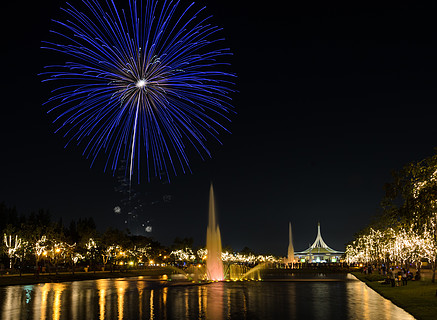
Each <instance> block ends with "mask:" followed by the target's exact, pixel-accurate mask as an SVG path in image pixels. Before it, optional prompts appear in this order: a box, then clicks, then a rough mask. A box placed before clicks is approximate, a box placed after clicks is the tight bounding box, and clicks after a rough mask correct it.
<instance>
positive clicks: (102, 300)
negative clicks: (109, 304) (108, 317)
mask: <svg viewBox="0 0 437 320" xmlns="http://www.w3.org/2000/svg"><path fill="white" fill-rule="evenodd" d="M107 287H108V281H107V280H105V279H100V280H97V290H98V291H99V319H100V320H103V319H105V310H106V295H107V292H106V291H107Z"/></svg>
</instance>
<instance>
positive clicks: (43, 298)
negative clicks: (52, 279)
mask: <svg viewBox="0 0 437 320" xmlns="http://www.w3.org/2000/svg"><path fill="white" fill-rule="evenodd" d="M49 286H50V284H49V283H46V284H44V285H42V286H41V287H40V290H41V304H40V308H41V319H46V318H47V316H46V309H47V295H48V294H49V291H50V288H49ZM35 307H38V306H36V305H35Z"/></svg>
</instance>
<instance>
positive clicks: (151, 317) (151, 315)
mask: <svg viewBox="0 0 437 320" xmlns="http://www.w3.org/2000/svg"><path fill="white" fill-rule="evenodd" d="M153 315H154V313H153V289H152V290H151V291H150V317H149V318H150V320H153Z"/></svg>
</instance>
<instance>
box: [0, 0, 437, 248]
mask: <svg viewBox="0 0 437 320" xmlns="http://www.w3.org/2000/svg"><path fill="white" fill-rule="evenodd" d="M71 2H72V3H73V4H74V3H77V1H75V0H73V1H71ZM199 2H200V3H205V4H206V6H207V8H208V12H209V13H212V14H213V15H214V18H213V21H214V22H215V23H216V24H217V25H220V26H223V28H224V32H223V34H224V36H225V37H226V39H227V42H226V44H227V45H228V46H229V47H230V48H231V50H232V52H233V53H234V56H233V58H232V60H231V61H232V64H233V67H232V69H233V71H234V72H236V73H237V74H238V79H237V81H236V82H237V86H236V88H237V90H238V91H239V93H238V94H235V95H234V96H233V98H234V105H235V108H236V111H237V115H236V116H234V117H233V123H232V124H231V125H230V130H231V131H232V134H230V135H223V136H222V141H223V146H217V145H212V151H213V159H211V160H207V161H205V162H202V161H200V160H198V159H197V158H196V155H195V154H192V159H193V160H192V171H193V174H191V175H181V176H177V177H173V178H172V182H171V184H169V185H160V184H158V183H150V184H147V183H144V184H143V185H141V186H139V187H137V189H138V192H139V194H140V195H141V197H142V200H143V202H144V203H145V209H144V211H143V215H144V217H148V218H149V219H150V220H151V221H152V226H153V230H154V231H153V233H152V235H153V237H155V239H156V240H158V241H160V242H162V243H164V244H171V243H172V241H173V239H174V238H175V237H176V236H179V237H193V238H194V239H195V243H196V244H197V245H203V244H204V243H205V234H206V224H207V211H208V192H209V184H210V182H211V181H213V183H214V188H215V192H216V200H217V204H216V205H217V210H218V213H219V221H220V228H221V231H222V240H223V243H224V244H225V245H230V246H232V247H233V248H234V249H236V250H240V249H241V248H242V247H244V246H248V247H250V248H252V249H253V250H255V251H256V252H260V253H267V252H271V253H274V254H278V255H286V250H287V242H288V222H289V221H291V222H292V225H293V233H294V242H295V249H296V250H303V249H305V248H306V247H307V246H308V244H309V243H312V242H313V241H314V239H315V237H316V230H317V229H316V228H317V221H320V222H321V225H322V234H323V237H324V240H325V242H327V244H328V245H330V246H331V247H332V248H334V249H337V250H343V249H344V244H345V243H346V242H348V241H349V240H351V239H352V236H353V234H354V233H355V232H357V231H358V230H359V229H360V228H362V227H364V226H365V225H366V224H367V223H368V222H369V221H370V219H371V217H372V216H373V215H374V214H376V213H377V212H378V210H379V209H378V208H379V202H380V200H381V198H382V196H383V188H382V187H383V184H384V183H385V182H388V181H390V174H391V171H392V170H395V169H399V168H401V167H402V166H403V165H404V164H406V163H408V162H410V161H414V160H420V159H422V158H424V157H427V156H430V155H432V154H433V152H434V147H436V146H437V128H436V125H435V123H436V121H435V120H436V115H437V112H436V111H435V105H436V99H437V98H436V96H437V95H436V87H437V63H436V61H437V60H436V58H437V28H436V18H435V17H436V16H437V9H436V8H434V7H428V6H426V5H423V6H422V5H421V4H418V3H417V2H416V3H415V4H414V6H413V5H402V4H399V5H398V6H397V7H393V6H391V7H386V8H384V7H364V6H360V7H344V6H338V7H336V5H335V4H331V3H324V4H321V5H318V4H317V3H316V2H311V3H309V4H308V6H306V5H302V4H301V5H299V6H292V7H289V6H285V4H286V2H285V1H282V2H278V1H276V2H275V1H273V2H269V3H266V2H263V3H260V4H258V2H256V1H235V0H233V1H231V0H225V1H223V0H220V1H219V0H208V1H199ZM237 3H238V4H237ZM61 4H62V1H58V0H57V1H45V2H41V1H39V2H36V1H27V2H26V1H25V2H14V3H10V4H8V5H7V6H6V10H2V11H3V14H4V15H6V16H7V19H4V20H3V21H2V24H4V25H2V29H1V30H2V50H1V51H0V54H1V61H2V62H3V67H2V73H3V76H2V77H1V81H2V85H1V88H2V93H3V94H2V97H3V100H2V103H1V118H0V119H1V126H0V146H1V149H0V150H1V155H0V201H2V200H3V201H5V202H6V203H7V204H8V205H16V206H17V208H18V210H19V211H20V212H22V213H25V214H28V213H29V212H30V211H31V210H35V209H38V208H47V209H50V210H51V212H52V214H53V216H54V217H55V218H59V217H62V218H63V220H64V222H66V223H69V221H70V219H71V218H78V217H89V216H92V217H94V219H95V221H96V223H97V225H98V226H99V228H100V229H101V230H104V229H105V228H106V227H108V226H115V227H123V219H122V218H121V217H120V216H116V215H115V214H114V212H113V208H114V207H115V206H117V205H118V203H119V201H120V194H118V193H116V192H115V191H114V187H115V186H116V185H117V181H116V179H115V178H114V177H113V176H112V174H111V173H109V172H106V173H104V172H103V166H102V165H100V164H99V163H97V164H96V165H95V166H94V167H92V168H91V169H90V167H89V166H90V161H89V160H87V159H84V158H83V157H82V156H81V149H80V148H77V147H69V148H67V149H64V147H63V146H64V144H65V140H63V138H62V137H61V136H60V135H57V134H54V133H53V130H54V128H55V127H54V126H53V125H52V124H51V121H52V119H51V118H50V116H48V115H47V114H46V109H44V107H42V103H43V102H44V101H45V100H46V99H47V98H48V97H49V90H48V87H47V86H46V85H44V84H41V83H40V81H41V78H40V77H38V76H37V74H38V73H39V72H41V71H42V68H43V66H44V65H46V64H50V61H49V59H50V57H53V54H52V53H48V52H45V51H43V50H41V49H39V47H40V42H41V41H42V40H45V39H47V38H48V37H49V32H48V30H49V29H50V19H51V18H55V17H57V15H58V9H59V7H60V6H61ZM146 192H148V193H147V194H146ZM163 194H171V195H172V201H171V202H170V203H162V202H160V203H158V204H154V205H152V204H151V202H152V201H155V200H159V199H160V197H161V195H163Z"/></svg>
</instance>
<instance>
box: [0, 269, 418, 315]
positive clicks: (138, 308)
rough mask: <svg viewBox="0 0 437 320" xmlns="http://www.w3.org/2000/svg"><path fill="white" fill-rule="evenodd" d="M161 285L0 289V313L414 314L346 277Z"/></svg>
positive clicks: (131, 282)
mask: <svg viewBox="0 0 437 320" xmlns="http://www.w3.org/2000/svg"><path fill="white" fill-rule="evenodd" d="M298 280H299V281H261V282H222V283H213V284H208V285H200V286H175V287H161V286H159V285H157V283H156V282H150V281H147V280H144V279H141V277H138V278H124V279H101V280H92V281H77V282H67V283H46V284H39V285H27V286H9V287H1V288H0V318H1V319H4V320H6V319H13V320H15V319H304V320H309V319H369V320H379V319H387V320H388V319H393V320H395V319H396V320H403V319H414V318H413V317H412V316H411V315H410V314H408V313H406V312H405V311H403V310H402V309H400V308H398V307H396V306H395V305H393V304H392V303H391V302H390V301H388V300H386V299H384V298H383V297H381V296H380V295H378V294H377V293H375V292H374V291H373V290H371V289H369V288H368V287H367V286H366V285H365V284H363V283H362V282H360V281H358V280H356V279H355V278H354V277H353V276H351V275H342V276H337V277H332V279H329V278H324V279H308V281H305V280H304V279H298Z"/></svg>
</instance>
